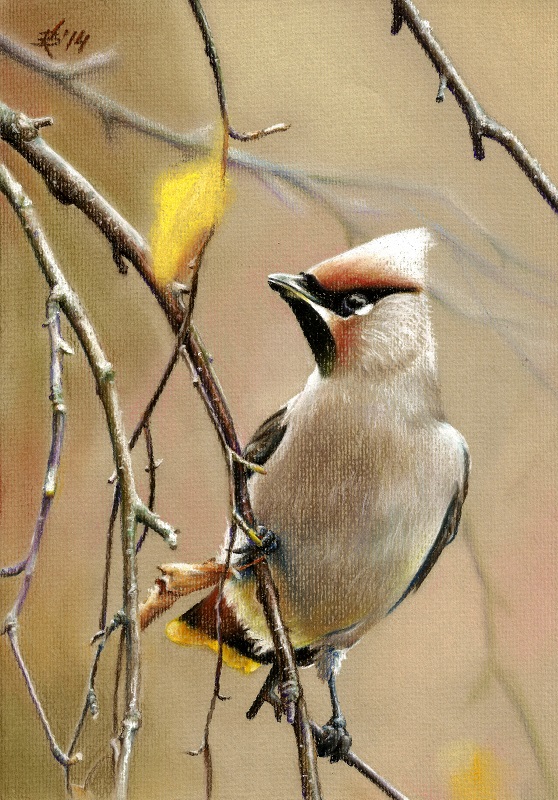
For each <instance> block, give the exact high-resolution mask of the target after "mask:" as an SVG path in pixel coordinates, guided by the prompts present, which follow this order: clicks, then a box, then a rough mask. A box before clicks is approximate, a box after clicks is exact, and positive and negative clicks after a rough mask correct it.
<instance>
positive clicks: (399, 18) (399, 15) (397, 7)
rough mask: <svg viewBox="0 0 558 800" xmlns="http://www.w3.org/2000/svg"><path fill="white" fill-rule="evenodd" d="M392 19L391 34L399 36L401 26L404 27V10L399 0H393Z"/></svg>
mask: <svg viewBox="0 0 558 800" xmlns="http://www.w3.org/2000/svg"><path fill="white" fill-rule="evenodd" d="M391 5H392V13H393V16H392V21H391V35H392V36H397V34H398V33H399V31H400V30H401V28H402V27H403V11H402V8H401V4H400V3H399V2H398V0H392V3H391Z"/></svg>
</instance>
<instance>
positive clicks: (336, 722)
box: [316, 717, 353, 764]
mask: <svg viewBox="0 0 558 800" xmlns="http://www.w3.org/2000/svg"><path fill="white" fill-rule="evenodd" d="M352 741H353V740H352V738H351V735H350V734H349V732H348V730H347V723H346V721H345V717H332V718H331V719H330V720H329V722H327V723H326V724H325V725H324V726H323V728H322V735H321V736H320V738H319V739H317V741H316V752H317V754H318V755H319V756H321V757H323V758H329V760H330V761H331V763H332V764H334V763H335V762H336V761H339V760H340V759H342V758H343V756H346V755H347V753H348V752H349V750H350V749H351V744H352Z"/></svg>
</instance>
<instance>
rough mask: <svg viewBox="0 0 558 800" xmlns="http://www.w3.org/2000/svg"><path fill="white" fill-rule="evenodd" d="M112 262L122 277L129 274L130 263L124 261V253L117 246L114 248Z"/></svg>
mask: <svg viewBox="0 0 558 800" xmlns="http://www.w3.org/2000/svg"><path fill="white" fill-rule="evenodd" d="M112 260H113V261H114V263H115V264H116V268H117V270H118V272H119V273H120V274H121V275H127V274H128V262H127V261H125V260H124V257H123V255H122V251H121V250H120V248H119V247H117V246H116V245H114V247H113V248H112Z"/></svg>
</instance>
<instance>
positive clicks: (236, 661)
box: [165, 617, 261, 675]
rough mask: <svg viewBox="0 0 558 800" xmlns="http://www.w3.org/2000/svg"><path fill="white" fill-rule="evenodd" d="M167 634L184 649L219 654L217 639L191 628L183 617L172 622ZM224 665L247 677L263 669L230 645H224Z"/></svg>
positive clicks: (256, 662) (169, 624) (166, 630)
mask: <svg viewBox="0 0 558 800" xmlns="http://www.w3.org/2000/svg"><path fill="white" fill-rule="evenodd" d="M165 633H166V635H167V637H168V638H169V639H170V640H171V642H174V643H175V644H180V645H182V646H183V647H209V649H210V650H213V652H214V653H217V652H219V643H218V641H217V639H212V638H211V637H210V636H208V635H207V633H204V632H203V631H200V630H196V629H195V628H191V627H190V626H189V625H188V623H187V622H184V620H183V619H182V618H181V617H177V618H176V619H173V620H171V622H169V623H168V624H167V627H166V628H165ZM223 663H224V664H226V665H227V667H232V669H237V670H239V671H240V672H244V674H245V675H249V674H250V673H251V672H254V670H256V669H258V667H261V664H260V663H259V662H258V661H253V660H252V659H251V658H248V657H247V656H243V655H241V653H239V652H238V651H237V650H235V649H234V648H233V647H230V646H229V645H228V644H223Z"/></svg>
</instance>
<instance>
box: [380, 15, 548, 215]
mask: <svg viewBox="0 0 558 800" xmlns="http://www.w3.org/2000/svg"><path fill="white" fill-rule="evenodd" d="M392 7H393V22H392V27H391V32H392V34H394V35H395V34H397V33H399V31H400V30H401V28H402V26H403V23H405V24H406V25H407V26H408V28H409V30H410V31H411V33H412V34H413V36H414V37H415V39H416V40H417V42H418V43H419V44H420V46H421V47H422V49H423V50H424V52H425V53H426V55H427V56H428V58H429V59H430V61H431V62H432V64H433V65H434V67H435V69H436V71H437V72H438V75H439V78H440V87H439V89H438V94H437V96H436V100H437V101H438V102H440V101H441V100H443V96H444V89H445V88H446V87H447V88H448V89H449V90H450V92H451V93H452V94H453V96H454V97H455V99H456V100H457V103H458V104H459V107H460V108H461V110H462V111H463V113H464V114H465V117H466V119H467V122H468V124H469V132H470V134H471V140H472V143H473V155H474V157H475V158H476V159H478V160H479V161H481V160H482V159H483V158H484V156H485V153H484V145H483V141H482V140H483V138H486V139H494V141H495V142H498V143H499V144H501V145H502V147H503V148H504V149H505V150H507V152H508V153H509V154H510V155H511V157H512V158H513V159H514V161H515V162H516V164H517V165H518V166H519V167H520V169H521V170H523V172H524V173H525V174H526V175H527V177H528V178H529V180H530V181H531V183H532V184H533V186H534V187H535V188H536V190H537V191H538V192H539V194H540V195H541V196H542V197H543V198H544V199H545V200H546V202H547V203H548V205H549V206H550V207H551V208H552V210H553V211H556V212H558V188H557V187H556V186H555V185H554V184H553V183H552V181H551V180H550V178H549V177H548V176H547V175H546V173H545V172H544V171H543V170H542V168H541V166H540V164H539V162H538V161H537V160H536V159H535V158H533V156H532V155H531V154H530V153H529V152H528V150H527V148H526V147H525V146H524V145H523V143H522V142H521V141H520V140H519V139H518V138H517V136H516V135H515V134H514V133H512V132H511V131H510V130H509V128H506V127H505V126H504V125H501V124H500V123H499V122H496V120H495V119H493V118H492V117H489V116H488V114H486V113H485V112H484V110H483V109H482V107H481V105H480V103H479V102H478V100H477V99H476V98H475V96H474V95H473V93H472V92H471V91H470V90H469V88H468V87H467V86H466V84H465V82H464V81H463V79H462V78H461V76H460V75H459V73H458V72H457V70H456V69H455V67H454V65H453V63H452V61H451V60H450V58H448V56H447V55H446V53H445V52H444V50H443V49H442V47H441V45H440V44H439V42H438V41H437V39H435V37H434V34H433V33H432V29H431V27H430V23H429V22H427V21H426V20H425V19H423V18H422V17H421V16H420V13H419V11H418V9H417V7H416V6H415V5H414V4H413V3H412V2H411V0H392Z"/></svg>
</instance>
